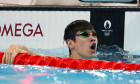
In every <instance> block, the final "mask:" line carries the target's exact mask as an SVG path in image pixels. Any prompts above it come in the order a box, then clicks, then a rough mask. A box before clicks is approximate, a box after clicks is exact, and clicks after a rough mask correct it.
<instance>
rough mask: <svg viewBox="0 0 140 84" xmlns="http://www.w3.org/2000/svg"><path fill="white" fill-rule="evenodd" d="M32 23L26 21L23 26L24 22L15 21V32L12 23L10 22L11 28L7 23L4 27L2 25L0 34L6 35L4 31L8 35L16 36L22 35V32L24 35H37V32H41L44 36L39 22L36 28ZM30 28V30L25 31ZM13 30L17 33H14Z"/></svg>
mask: <svg viewBox="0 0 140 84" xmlns="http://www.w3.org/2000/svg"><path fill="white" fill-rule="evenodd" d="M32 26H33V25H32V24H30V23H26V24H25V25H23V26H22V23H15V32H14V31H13V30H12V24H10V26H9V28H7V27H6V24H4V27H3V28H2V27H1V26H0V34H1V36H4V33H6V35H7V36H8V35H9V34H10V36H15V37H21V35H22V33H23V35H24V36H26V37H29V36H31V35H33V37H35V35H36V34H40V35H41V36H42V37H43V33H42V30H41V26H40V24H39V23H38V24H37V26H36V29H35V28H32ZM27 28H28V31H25V30H26V29H27ZM13 32H14V34H15V35H13Z"/></svg>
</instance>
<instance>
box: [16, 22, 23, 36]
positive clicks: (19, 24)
mask: <svg viewBox="0 0 140 84" xmlns="http://www.w3.org/2000/svg"><path fill="white" fill-rule="evenodd" d="M21 25H22V24H21V23H18V24H15V36H21V34H17V31H21V29H17V26H21Z"/></svg>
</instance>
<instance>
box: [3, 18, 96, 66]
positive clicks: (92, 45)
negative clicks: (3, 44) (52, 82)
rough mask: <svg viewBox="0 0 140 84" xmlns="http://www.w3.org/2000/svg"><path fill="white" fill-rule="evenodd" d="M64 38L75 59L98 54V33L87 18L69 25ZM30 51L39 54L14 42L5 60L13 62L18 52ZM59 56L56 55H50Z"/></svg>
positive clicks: (92, 56)
mask: <svg viewBox="0 0 140 84" xmlns="http://www.w3.org/2000/svg"><path fill="white" fill-rule="evenodd" d="M64 40H65V42H66V44H67V46H68V48H69V57H70V58H73V59H92V60H95V59H93V58H94V57H95V56H96V49H97V43H98V39H97V35H96V31H95V29H94V28H93V26H92V25H91V24H90V23H89V22H88V21H86V20H75V21H73V22H71V23H70V24H68V25H67V27H66V28H65V31H64ZM19 53H28V54H29V55H38V54H37V53H35V52H33V51H31V50H29V49H28V48H27V47H26V46H22V45H17V44H13V45H10V47H9V48H8V49H7V50H6V51H5V52H4V56H3V58H2V63H4V60H5V61H6V63H7V64H13V61H14V59H15V57H16V55H17V54H19ZM49 56H52V57H57V56H54V55H49Z"/></svg>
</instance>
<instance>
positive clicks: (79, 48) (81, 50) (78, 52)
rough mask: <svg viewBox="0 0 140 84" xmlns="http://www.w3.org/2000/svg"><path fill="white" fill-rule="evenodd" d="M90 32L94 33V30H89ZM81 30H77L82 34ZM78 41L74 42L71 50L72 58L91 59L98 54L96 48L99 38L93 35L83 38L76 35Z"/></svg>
mask: <svg viewBox="0 0 140 84" xmlns="http://www.w3.org/2000/svg"><path fill="white" fill-rule="evenodd" d="M87 32H88V33H93V31H91V30H88V31H87ZM80 33H81V32H80V31H79V32H77V34H80ZM75 39H76V41H75V42H74V43H73V49H72V50H71V57H72V58H82V59H91V58H93V57H95V56H96V49H97V43H98V39H97V37H94V36H92V35H89V36H88V37H85V38H82V37H81V36H76V37H75Z"/></svg>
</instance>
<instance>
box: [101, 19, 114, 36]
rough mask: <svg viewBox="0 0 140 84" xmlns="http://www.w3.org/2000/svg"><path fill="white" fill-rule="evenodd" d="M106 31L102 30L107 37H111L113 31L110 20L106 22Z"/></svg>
mask: <svg viewBox="0 0 140 84" xmlns="http://www.w3.org/2000/svg"><path fill="white" fill-rule="evenodd" d="M104 28H105V29H104V30H102V32H104V35H105V36H110V33H111V32H113V30H111V22H110V20H106V21H105V22H104Z"/></svg>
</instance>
